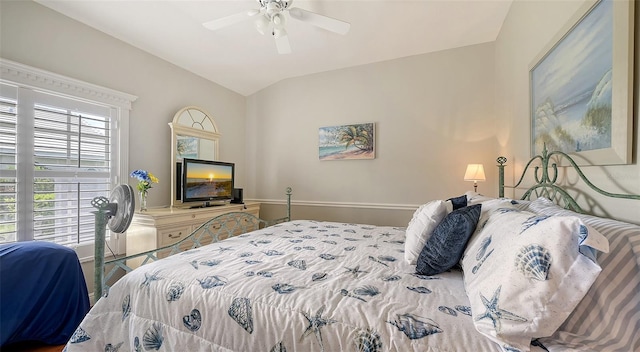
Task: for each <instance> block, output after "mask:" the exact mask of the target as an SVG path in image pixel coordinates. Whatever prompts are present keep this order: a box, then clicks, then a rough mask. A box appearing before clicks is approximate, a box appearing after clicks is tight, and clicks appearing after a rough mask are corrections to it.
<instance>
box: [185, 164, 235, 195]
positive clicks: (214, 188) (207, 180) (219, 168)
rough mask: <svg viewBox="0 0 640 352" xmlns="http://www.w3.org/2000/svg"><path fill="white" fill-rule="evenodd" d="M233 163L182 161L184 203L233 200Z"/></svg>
mask: <svg viewBox="0 0 640 352" xmlns="http://www.w3.org/2000/svg"><path fill="white" fill-rule="evenodd" d="M234 167H235V165H234V164H233V163H226V162H222V161H210V160H198V159H183V160H182V175H183V177H182V201H183V202H185V203H188V202H207V201H224V200H231V199H232V198H233V179H234Z"/></svg>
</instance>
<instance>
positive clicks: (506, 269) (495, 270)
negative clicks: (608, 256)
mask: <svg viewBox="0 0 640 352" xmlns="http://www.w3.org/2000/svg"><path fill="white" fill-rule="evenodd" d="M595 250H599V251H602V252H606V251H608V241H607V239H606V238H605V237H604V236H602V235H601V234H600V233H598V232H597V231H596V230H594V229H592V228H590V227H588V226H586V225H584V224H583V223H582V222H581V220H580V219H579V218H578V217H574V216H547V215H537V214H534V213H531V212H527V211H520V210H518V209H516V208H513V207H505V208H497V209H495V210H494V211H492V212H491V213H490V214H489V216H488V219H487V220H486V221H485V222H480V224H479V225H478V228H477V229H476V232H475V233H474V235H473V236H472V239H471V240H470V242H469V244H468V245H467V248H466V249H465V253H464V256H463V258H462V266H463V270H464V283H465V289H466V291H467V295H468V297H469V300H470V302H471V311H472V316H473V320H474V325H475V326H476V329H477V330H478V331H479V332H480V333H482V334H484V335H485V336H487V337H488V338H489V339H491V340H493V341H495V342H496V343H498V344H499V345H500V346H501V347H502V348H503V350H505V351H529V348H530V344H531V340H532V339H535V338H539V337H546V336H550V335H552V334H553V333H554V332H555V331H556V330H557V329H558V327H559V326H560V325H561V324H562V323H563V322H564V321H565V319H566V318H567V317H568V316H569V314H571V312H572V311H573V309H574V308H575V307H576V306H577V304H578V303H579V302H580V301H581V300H582V298H583V297H584V295H585V294H586V293H587V291H588V290H589V288H590V287H591V285H592V284H593V282H594V281H595V279H596V278H597V276H598V274H599V273H600V271H601V268H600V266H599V265H598V263H597V262H596V260H595V259H596V256H595V254H596V253H595Z"/></svg>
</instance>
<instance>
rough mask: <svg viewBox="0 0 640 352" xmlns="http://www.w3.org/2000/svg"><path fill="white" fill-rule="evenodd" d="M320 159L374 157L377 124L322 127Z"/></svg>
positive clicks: (320, 132) (319, 132)
mask: <svg viewBox="0 0 640 352" xmlns="http://www.w3.org/2000/svg"><path fill="white" fill-rule="evenodd" d="M318 139H319V142H318V146H319V147H318V152H319V155H320V160H346V159H374V158H375V157H376V153H375V150H376V148H375V124H374V123H362V124H357V125H342V126H330V127H320V130H319V131H318Z"/></svg>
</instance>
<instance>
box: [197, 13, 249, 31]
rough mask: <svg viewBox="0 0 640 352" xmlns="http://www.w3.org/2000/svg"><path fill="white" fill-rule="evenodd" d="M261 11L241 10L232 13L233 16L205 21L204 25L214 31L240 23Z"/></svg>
mask: <svg viewBox="0 0 640 352" xmlns="http://www.w3.org/2000/svg"><path fill="white" fill-rule="evenodd" d="M259 13H260V11H258V10H249V11H244V12H240V13H236V14H235V15H231V16H227V17H222V18H218V19H216V20H211V21H208V22H205V23H203V24H202V25H203V26H204V27H205V28H207V29H210V30H212V31H215V30H218V29H221V28H224V27H227V26H231V25H234V24H236V23H240V22H242V21H245V20H248V19H249V18H251V17H253V16H255V15H257V14H259Z"/></svg>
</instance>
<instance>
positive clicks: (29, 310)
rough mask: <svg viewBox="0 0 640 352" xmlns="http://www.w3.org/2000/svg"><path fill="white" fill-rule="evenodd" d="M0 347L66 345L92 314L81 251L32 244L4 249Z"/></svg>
mask: <svg viewBox="0 0 640 352" xmlns="http://www.w3.org/2000/svg"><path fill="white" fill-rule="evenodd" d="M0 277H1V278H2V285H1V286H0V346H3V347H4V346H6V345H8V344H13V343H18V342H25V341H37V342H42V343H45V344H52V345H60V344H64V343H66V342H67V341H68V340H69V338H70V337H71V336H72V334H73V333H74V331H75V330H76V327H77V326H78V324H80V322H81V321H82V319H83V318H84V316H85V314H86V313H87V312H88V311H89V294H88V292H87V285H86V283H85V279H84V275H83V274H82V268H81V267H80V262H79V260H78V256H77V255H76V252H75V251H74V250H73V249H71V248H69V247H65V246H62V245H58V244H55V243H50V242H44V241H28V242H16V243H10V244H3V245H1V246H0Z"/></svg>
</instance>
